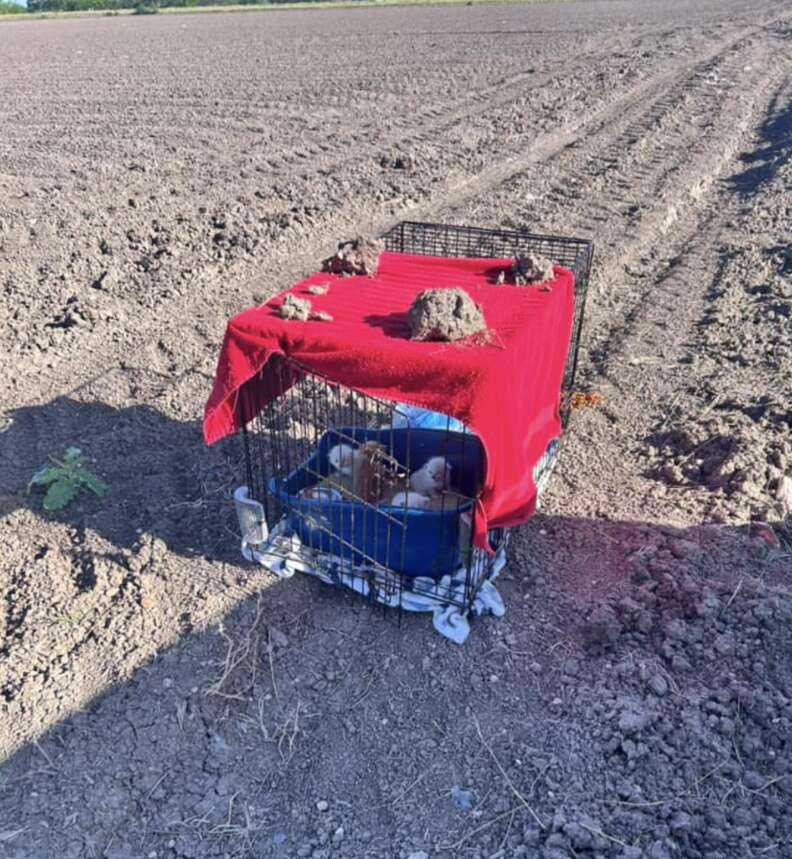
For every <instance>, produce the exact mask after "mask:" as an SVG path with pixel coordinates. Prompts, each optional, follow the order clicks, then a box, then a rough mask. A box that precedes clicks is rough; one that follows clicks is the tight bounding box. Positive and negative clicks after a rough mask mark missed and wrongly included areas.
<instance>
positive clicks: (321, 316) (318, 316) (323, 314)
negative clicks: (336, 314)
mask: <svg viewBox="0 0 792 859" xmlns="http://www.w3.org/2000/svg"><path fill="white" fill-rule="evenodd" d="M311 319H313V320H315V321H316V322H332V321H333V317H332V316H331V315H330V314H329V313H328V312H327V311H326V310H314V312H313V313H312V314H311Z"/></svg>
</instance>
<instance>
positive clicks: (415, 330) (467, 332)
mask: <svg viewBox="0 0 792 859" xmlns="http://www.w3.org/2000/svg"><path fill="white" fill-rule="evenodd" d="M409 321H410V337H411V338H412V339H413V340H446V341H449V342H451V341H454V340H461V339H462V338H463V337H469V336H471V335H472V334H479V333H481V332H483V331H486V329H487V323H486V321H485V320H484V314H483V313H482V312H481V308H480V307H479V306H478V305H477V304H476V302H475V301H473V299H472V298H471V297H470V296H469V295H468V294H467V293H466V292H465V290H464V289H459V288H458V287H452V288H450V289H426V290H424V291H423V292H422V293H420V295H418V296H417V297H416V299H415V301H413V303H412V306H411V307H410V312H409Z"/></svg>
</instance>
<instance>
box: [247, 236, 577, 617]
mask: <svg viewBox="0 0 792 859" xmlns="http://www.w3.org/2000/svg"><path fill="white" fill-rule="evenodd" d="M382 238H383V240H384V243H385V248H386V250H389V251H396V252H401V253H410V254H425V255H431V256H446V257H519V256H521V255H525V254H526V253H528V252H538V253H541V254H543V255H545V256H548V257H549V258H550V259H552V260H553V261H554V262H556V263H558V264H560V265H563V266H565V267H567V268H570V269H571V270H572V271H573V273H574V275H575V283H576V295H575V314H574V321H573V330H572V338H571V343H570V350H569V355H568V359H567V363H566V367H565V374H564V389H565V390H567V391H569V390H570V388H571V386H572V384H573V382H574V378H575V372H576V368H577V352H578V348H579V342H580V329H581V326H582V320H583V310H584V304H585V296H586V289H587V286H588V278H589V273H590V269H591V260H592V245H591V243H590V242H588V241H585V240H582V239H569V238H562V237H554V236H537V235H533V234H530V233H527V232H518V231H506V230H485V229H478V228H474V227H460V226H449V225H440V224H423V223H414V222H405V223H402V224H399V225H398V226H396V227H394V228H393V229H392V230H390V231H389V232H387V233H386V234H385V235H384V236H383V237H382ZM261 373H262V374H267V385H268V386H269V387H270V389H272V388H273V386H274V390H276V391H279V392H280V395H279V396H278V397H277V398H275V399H274V400H272V401H270V402H269V403H268V404H266V405H265V406H264V407H263V408H259V407H258V405H257V403H255V402H253V400H252V397H253V396H254V395H253V394H251V393H250V388H244V387H243V388H242V389H241V391H240V393H239V400H238V409H239V410H240V416H241V417H242V421H241V423H242V425H243V430H242V438H243V442H244V451H245V463H246V471H247V497H248V498H249V499H251V501H252V503H256V502H258V503H260V504H261V506H262V513H263V518H264V519H265V520H266V523H268V525H269V526H270V529H271V530H269V529H268V528H267V527H266V525H265V526H264V532H263V533H262V535H261V539H262V541H264V540H265V538H266V547H265V549H264V552H265V554H266V557H267V558H269V559H270V560H276V561H277V562H278V563H280V564H281V565H286V568H289V571H290V573H291V572H293V571H295V570H305V571H309V572H312V573H314V574H318V575H319V577H320V578H322V579H324V580H325V581H327V582H330V583H333V584H343V585H346V586H347V587H350V588H352V589H353V590H355V591H357V592H358V593H360V594H361V595H363V596H365V597H367V598H368V599H369V600H370V601H371V602H372V603H375V604H377V605H381V606H384V607H394V608H398V609H399V610H402V609H404V608H411V609H415V610H428V606H430V605H431V606H445V607H452V608H453V610H454V611H455V612H457V614H458V616H460V617H466V616H468V615H469V614H476V613H477V610H478V611H482V610H484V609H488V610H492V611H493V612H494V613H498V610H497V605H493V602H492V601H493V599H495V597H497V594H495V595H494V596H493V593H492V592H493V591H494V589H493V588H492V586H491V585H487V583H488V582H489V580H491V579H492V578H494V576H495V575H496V574H497V572H499V570H500V568H501V567H502V566H503V564H504V563H505V552H506V547H507V545H508V537H509V533H508V530H505V529H495V530H493V531H491V532H490V535H489V536H490V544H491V546H492V548H493V549H494V550H495V551H494V554H492V555H491V554H488V553H485V552H483V551H481V550H479V549H476V548H474V547H473V544H472V534H471V531H472V528H471V522H472V516H473V512H474V506H475V502H476V499H477V497H478V495H479V492H480V489H481V486H482V479H483V469H484V456H483V451H482V447H481V444H480V442H479V441H478V439H477V438H476V436H475V435H473V434H472V433H470V432H469V431H467V430H466V429H465V428H464V427H462V426H461V425H460V424H459V422H458V421H455V420H453V419H452V418H450V417H449V418H445V425H443V423H442V419H441V422H440V424H439V425H438V424H437V423H435V424H434V426H433V427H432V428H431V429H425V428H419V427H414V426H411V423H410V420H409V417H408V416H407V415H405V413H404V410H405V408H406V407H403V406H401V405H400V404H398V403H390V402H386V401H384V400H381V399H378V398H376V397H373V396H369V395H367V394H363V393H360V392H358V391H353V390H350V389H348V388H345V387H343V386H341V385H338V384H335V383H334V382H333V381H332V380H330V379H325V378H321V377H320V376H317V375H316V374H312V373H310V372H308V371H307V370H305V368H303V367H300V366H299V365H298V364H297V363H295V362H294V361H293V360H291V359H288V358H285V357H278V356H273V357H271V358H270V360H269V361H268V363H267V365H266V366H265V367H264V368H263V369H262V371H261ZM250 416H252V417H250ZM438 417H439V416H438ZM567 417H568V412H565V413H564V414H562V418H563V419H564V420H566V418H567ZM437 457H440V458H442V461H443V462H444V463H446V464H447V465H448V466H450V469H448V470H445V466H443V468H444V471H443V475H442V477H441V478H440V479H441V486H440V488H439V490H438V491H437V492H436V493H434V494H433V496H432V499H431V503H430V504H429V506H428V507H425V508H422V509H417V508H415V507H414V506H411V505H412V504H413V501H412V499H411V498H410V495H409V480H410V475H412V474H414V472H415V471H416V470H418V469H420V468H422V467H423V466H425V465H426V464H427V463H429V461H430V460H433V458H437ZM339 466H340V467H339ZM242 519H243V517H242V515H241V514H240V523H242ZM243 529H244V525H243ZM243 545H244V543H243ZM262 545H263V543H262ZM259 560H260V558H259ZM289 565H291V566H290V567H289ZM487 587H489V589H490V590H489V591H488V592H487V598H486V599H485V598H484V596H483V595H484V593H485V590H483V589H486V588H487ZM497 601H499V597H497V599H496V600H495V602H496V603H497ZM435 625H436V626H438V624H437V618H436V620H435ZM438 628H439V627H438ZM441 631H442V630H441Z"/></svg>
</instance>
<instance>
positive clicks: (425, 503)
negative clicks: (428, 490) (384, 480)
mask: <svg viewBox="0 0 792 859" xmlns="http://www.w3.org/2000/svg"><path fill="white" fill-rule="evenodd" d="M431 503H432V502H431V499H429V498H427V497H426V496H425V495H421V494H420V493H419V492H397V493H396V494H395V495H394V496H393V498H392V499H391V502H390V506H391V507H413V508H415V509H417V510H428V509H429V505H430V504H431Z"/></svg>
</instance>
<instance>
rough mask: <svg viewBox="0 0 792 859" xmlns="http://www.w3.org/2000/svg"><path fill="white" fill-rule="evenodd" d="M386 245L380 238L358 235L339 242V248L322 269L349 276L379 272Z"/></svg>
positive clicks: (324, 263) (323, 264)
mask: <svg viewBox="0 0 792 859" xmlns="http://www.w3.org/2000/svg"><path fill="white" fill-rule="evenodd" d="M384 250H385V245H384V243H383V242H381V241H380V240H379V239H371V238H367V237H365V236H358V237H357V238H356V239H354V240H353V241H346V242H339V244H338V250H337V251H336V252H335V253H334V254H333V256H331V257H328V258H327V259H326V260H324V262H323V263H322V270H323V271H328V272H330V273H331V274H341V275H345V276H347V277H349V276H351V275H353V274H369V275H374V274H376V273H377V266H378V265H379V258H380V254H381V253H382V252H383V251H384Z"/></svg>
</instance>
